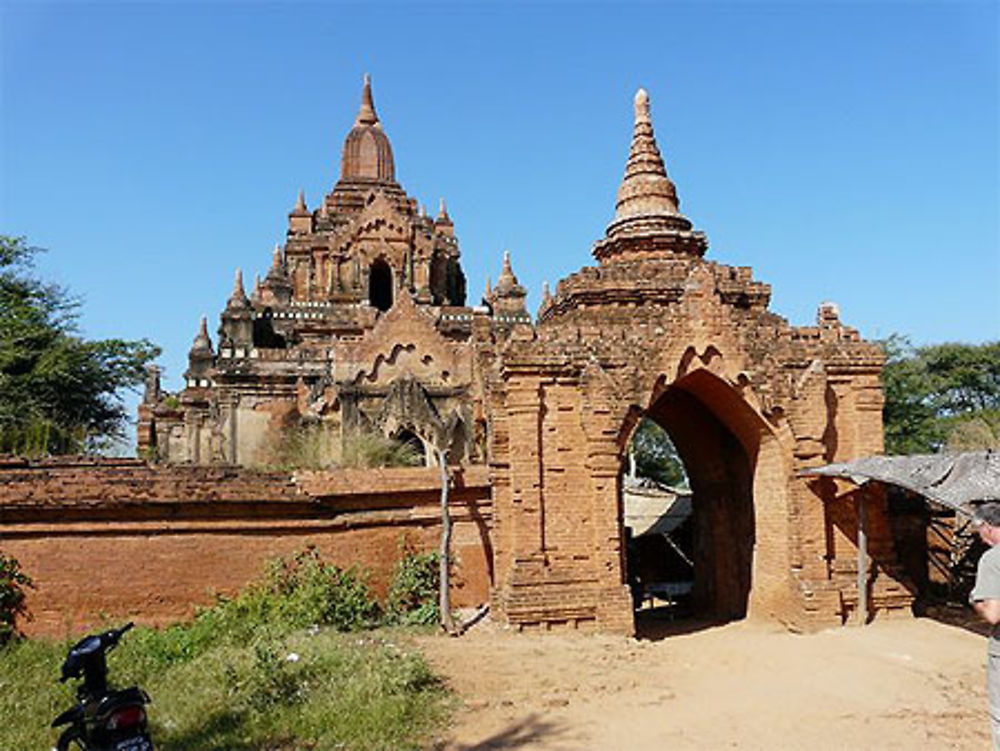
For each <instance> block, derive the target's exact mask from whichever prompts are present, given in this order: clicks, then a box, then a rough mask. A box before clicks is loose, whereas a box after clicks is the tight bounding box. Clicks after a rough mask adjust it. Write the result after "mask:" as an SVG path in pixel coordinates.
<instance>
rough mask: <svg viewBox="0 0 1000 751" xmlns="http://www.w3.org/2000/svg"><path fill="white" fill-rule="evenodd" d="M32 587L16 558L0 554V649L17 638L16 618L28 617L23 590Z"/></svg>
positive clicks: (29, 579)
mask: <svg viewBox="0 0 1000 751" xmlns="http://www.w3.org/2000/svg"><path fill="white" fill-rule="evenodd" d="M32 587H34V584H32V582H31V578H30V577H29V576H28V575H27V574H25V573H24V572H23V571H22V570H21V564H20V563H18V560H17V558H14V557H12V556H6V555H4V554H3V553H0V647H2V646H4V645H5V644H6V643H7V642H9V641H10V640H11V639H13V638H14V637H15V636H17V633H18V632H17V619H18V617H22V618H27V617H28V610H27V608H26V607H25V606H24V598H25V589H28V588H32Z"/></svg>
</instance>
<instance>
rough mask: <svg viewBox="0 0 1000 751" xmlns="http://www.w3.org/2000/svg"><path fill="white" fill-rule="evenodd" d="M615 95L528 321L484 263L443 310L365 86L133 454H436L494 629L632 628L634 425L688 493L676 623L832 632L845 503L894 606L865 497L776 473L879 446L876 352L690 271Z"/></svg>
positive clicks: (451, 240)
mask: <svg viewBox="0 0 1000 751" xmlns="http://www.w3.org/2000/svg"><path fill="white" fill-rule="evenodd" d="M634 104H635V124H634V130H633V133H632V141H631V148H630V150H629V154H628V158H627V161H626V165H625V174H624V178H623V180H622V182H621V186H620V188H619V190H618V196H617V201H616V203H615V207H614V216H613V218H612V220H611V223H610V224H609V225H608V227H607V230H606V232H605V235H604V237H602V238H599V239H598V240H597V242H595V244H594V246H593V248H592V255H593V258H594V261H595V265H592V266H586V267H584V268H582V269H580V270H579V271H578V272H576V273H574V274H572V275H570V276H569V277H567V278H565V279H563V280H562V281H560V282H559V284H558V285H557V287H556V288H555V290H554V293H551V294H550V292H549V290H548V289H545V290H544V292H543V299H542V303H541V306H540V308H539V310H538V311H537V315H536V316H535V317H532V316H531V315H530V314H529V313H528V312H527V310H526V309H525V300H526V290H525V289H524V288H523V287H522V286H521V285H520V284H519V283H518V280H517V278H516V277H515V275H514V272H513V270H512V268H511V263H510V258H509V256H507V257H505V260H504V266H503V268H502V270H501V273H500V275H499V277H498V279H497V282H496V284H495V285H493V286H492V287H489V284H488V285H487V287H488V290H487V294H486V296H485V298H484V299H483V302H482V305H479V306H475V307H471V306H469V305H468V304H467V301H466V278H465V274H464V272H463V270H462V265H461V254H460V252H459V243H458V238H457V236H456V232H455V224H454V223H453V221H452V218H451V217H450V216H449V214H448V212H447V210H446V208H445V204H444V201H442V202H441V205H440V210H439V211H438V213H437V215H436V216H435V217H433V218H431V217H430V216H429V215H428V214H427V213H426V212H425V211H424V210H423V209H422V208H421V207H420V205H419V204H418V203H417V201H416V200H415V199H414V198H411V197H410V196H409V195H408V194H407V193H406V192H405V190H404V189H403V188H402V187H401V186H400V185H399V183H398V182H397V181H396V176H395V162H394V157H393V151H392V148H391V145H390V142H389V138H388V136H387V135H386V132H385V129H384V128H383V125H382V123H381V122H380V120H379V118H378V115H377V114H376V109H375V105H374V101H373V97H372V90H371V83H370V81H369V80H368V79H367V78H366V80H365V83H364V89H363V93H362V99H361V107H360V110H359V112H358V115H357V118H356V121H355V124H354V126H353V127H352V128H351V130H350V132H349V133H348V134H347V136H346V138H345V140H344V145H343V149H342V153H341V160H340V175H339V179H338V180H337V182H336V183H335V185H334V186H333V188H332V190H331V191H330V192H329V193H328V194H327V195H326V196H325V197H324V198H323V199H322V200H321V201H320V202H319V204H318V205H317V206H315V207H313V208H310V207H309V205H308V204H307V201H306V198H305V196H303V195H301V194H300V195H299V198H298V201H297V203H296V204H295V206H294V208H293V209H292V211H291V212H290V213H289V215H288V231H287V236H286V239H285V242H284V244H283V245H281V246H279V247H277V248H275V250H274V253H273V259H272V261H271V264H270V270H269V271H268V272H267V274H266V276H265V277H264V278H263V279H262V280H258V281H257V282H256V283H255V284H254V285H253V287H252V289H251V291H250V294H249V295H248V294H247V292H246V289H245V287H244V284H243V279H242V277H241V275H240V273H239V272H237V274H236V283H235V286H234V289H233V293H232V295H231V297H230V298H229V300H228V303H227V305H226V307H225V309H224V310H223V311H222V312H221V315H220V323H219V327H218V333H217V335H216V339H215V342H214V343H213V341H212V339H211V337H210V335H209V332H208V326H207V323H206V321H204V320H203V321H202V324H201V328H200V331H199V332H198V334H197V336H196V337H195V339H194V344H193V346H192V348H191V351H190V354H189V366H188V369H187V372H186V373H185V384H186V385H185V386H184V388H183V389H182V390H180V391H179V392H178V393H176V394H168V393H165V392H162V391H161V390H160V387H159V383H158V381H157V379H156V378H155V377H154V378H153V379H152V380H151V382H150V383H149V384H148V386H147V390H146V394H145V397H144V400H143V404H142V405H141V406H140V410H139V412H140V422H139V447H140V451H141V452H142V453H143V455H146V456H151V457H154V458H155V460H156V462H158V465H159V466H161V467H162V470H161V471H164V472H170V471H173V472H176V471H178V469H179V468H182V467H183V466H187V465H195V467H194V468H197V466H198V465H218V466H229V467H232V466H239V467H243V468H244V469H249V468H254V467H265V468H266V467H269V466H270V467H272V471H273V465H274V464H276V463H280V458H281V446H282V445H283V442H284V441H286V440H287V438H288V436H289V435H290V434H294V433H295V431H301V430H304V429H308V430H310V431H313V434H314V435H319V436H322V437H323V441H322V451H323V452H325V453H324V459H325V460H327V461H329V462H331V463H334V464H335V463H336V462H338V461H339V460H340V459H341V457H342V453H343V450H344V448H343V447H344V446H345V445H346V443H347V442H348V441H350V440H351V439H352V436H356V435H358V434H359V433H363V432H375V433H380V434H382V435H384V436H389V437H394V438H397V439H400V440H404V441H408V442H411V443H413V444H414V445H416V446H418V448H419V451H420V452H421V453H422V454H423V457H424V461H425V463H426V464H427V465H433V464H434V463H436V462H437V461H439V457H441V456H445V457H446V460H447V462H448V463H449V464H450V465H452V466H454V467H456V468H457V467H459V466H461V467H465V468H466V471H474V472H482V476H483V477H484V478H488V486H487V485H484V487H488V491H486V492H488V494H489V499H488V504H489V505H488V506H483V508H488V509H489V517H488V518H485V517H482V516H481V515H480V516H476V517H475V518H476V519H477V520H478V524H479V526H478V529H479V532H480V533H481V540H480V543H481V549H482V550H483V551H485V556H486V560H485V563H479V564H477V568H476V571H477V573H476V575H475V576H478V577H479V578H480V579H482V581H480V582H478V583H476V582H473V583H472V584H470V587H471V589H476V588H477V587H479V588H480V589H482V591H488V592H489V599H490V603H491V606H492V610H493V613H494V617H496V618H499V619H500V620H502V621H504V622H506V623H509V624H511V625H512V626H515V627H517V628H522V629H534V628H542V629H549V628H555V627H569V628H590V629H596V630H600V631H605V632H617V633H633V631H634V613H633V602H632V598H631V596H630V592H629V588H628V586H627V584H626V579H627V572H626V550H625V532H624V529H623V526H624V523H623V501H622V485H623V468H624V464H625V463H626V462H625V458H626V452H627V449H628V446H629V442H630V439H631V436H632V433H633V431H634V429H635V427H636V425H637V424H638V422H639V420H640V419H641V418H643V417H647V418H649V419H652V420H654V421H655V422H657V423H658V424H659V425H660V426H662V427H663V428H664V429H665V430H666V431H667V432H668V433H669V434H670V436H671V437H672V439H673V442H674V444H675V445H676V447H677V450H678V453H679V455H680V457H681V459H682V460H683V463H684V466H685V469H686V471H687V474H688V477H689V481H690V485H691V494H692V502H691V508H692V524H693V542H692V546H691V557H692V560H693V564H694V571H695V574H694V583H693V590H692V593H691V598H692V601H693V605H694V609H695V612H696V614H697V615H699V616H703V617H707V618H716V619H722V620H726V619H738V618H743V617H747V616H748V615H753V616H759V617H764V618H768V619H772V620H777V621H780V622H782V623H785V624H788V625H789V626H790V627H793V628H802V629H812V628H817V627H821V626H827V625H834V624H838V623H842V622H844V621H845V620H846V619H847V618H848V617H849V616H850V614H851V613H852V612H854V611H855V610H856V609H857V607H858V583H857V575H858V566H857V529H858V517H857V509H858V508H859V507H860V503H861V500H862V499H863V500H864V504H865V506H866V508H867V510H868V511H867V513H868V541H869V542H868V544H869V549H870V553H871V555H872V558H873V566H872V573H871V576H870V578H869V580H868V582H867V583H866V586H867V587H869V593H868V597H869V599H870V603H871V604H870V607H871V610H872V612H874V613H876V614H879V613H886V612H900V611H902V610H903V609H905V608H906V607H907V606H908V605H909V604H910V602H911V601H912V593H911V591H910V589H908V587H907V586H906V585H907V582H906V581H905V577H904V576H902V575H901V574H900V567H899V564H898V561H897V552H896V548H895V545H894V542H893V537H892V533H891V529H890V525H889V521H888V512H887V508H886V501H885V499H884V498H883V497H881V496H880V495H879V494H878V493H877V492H876V491H873V490H868V489H865V488H861V489H854V488H853V486H851V489H847V486H845V485H840V484H838V483H837V481H834V480H828V479H822V480H817V479H815V478H813V479H806V478H804V477H803V476H802V475H801V472H802V471H803V470H806V469H809V468H811V467H816V466H819V465H822V464H826V463H829V462H835V461H844V460H848V459H852V458H855V457H859V456H864V455H869V454H875V453H879V452H881V450H882V420H881V409H882V403H883V396H882V391H881V386H880V382H879V375H880V372H881V367H882V364H883V355H882V353H881V350H880V348H879V347H878V346H876V345H874V344H872V343H869V342H866V341H864V340H862V339H861V337H860V336H859V334H858V332H857V331H856V330H855V329H853V328H850V327H848V326H846V325H844V324H843V323H842V322H841V320H840V317H839V312H838V310H837V308H836V306H835V305H833V304H829V303H824V304H822V305H821V306H820V307H819V310H818V314H817V321H816V324H815V325H813V326H805V327H797V326H792V325H790V324H789V323H788V322H787V321H786V320H785V319H784V318H781V317H780V316H778V315H776V314H774V313H772V312H771V311H770V310H769V309H768V305H769V301H770V287H769V286H768V285H767V284H764V283H762V282H760V281H757V280H755V279H754V278H753V274H752V272H751V270H750V269H749V268H746V267H734V266H727V265H724V264H723V263H720V262H717V261H712V260H706V258H705V255H706V251H707V249H708V238H707V237H706V235H705V234H704V233H703V232H701V231H699V230H697V229H695V228H694V225H693V224H692V222H691V221H690V220H689V219H688V218H687V217H686V216H684V215H683V214H682V213H681V210H680V201H679V199H678V195H677V190H676V187H675V185H674V183H673V182H672V181H671V179H670V178H669V177H668V174H667V170H666V167H665V165H664V160H663V158H662V156H661V153H660V150H659V148H658V146H657V142H656V139H655V136H654V132H653V123H652V119H651V116H650V102H649V97H648V95H647V94H646V92H644V91H642V90H640V91H639V92H638V93H637V94H636V97H635V103H634ZM130 471H131V470H130ZM241 471H242V470H241ZM241 476H242V475H241ZM430 476H431V475H428V477H430ZM373 492H374V491H373ZM261 495H262V494H261V493H258V494H257V495H255V496H254V497H255V498H257V497H258V496H261ZM263 495H264V496H266V493H263ZM373 497H374V496H373ZM260 500H261V502H263V500H264V499H263V498H261V499H260ZM484 502H485V501H484ZM331 513H334V512H333V511H331ZM470 518H471V517H470ZM470 529H471V527H470ZM469 539H473V538H471V537H470V538H469ZM476 544H479V543H476ZM164 565H169V564H168V563H165V564H164ZM458 565H459V566H461V561H459V563H458Z"/></svg>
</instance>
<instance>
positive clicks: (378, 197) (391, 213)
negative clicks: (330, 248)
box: [334, 192, 410, 253]
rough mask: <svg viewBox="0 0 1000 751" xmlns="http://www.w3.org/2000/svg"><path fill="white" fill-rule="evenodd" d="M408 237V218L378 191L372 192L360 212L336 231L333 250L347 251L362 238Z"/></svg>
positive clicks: (398, 240)
mask: <svg viewBox="0 0 1000 751" xmlns="http://www.w3.org/2000/svg"><path fill="white" fill-rule="evenodd" d="M409 238H410V218H409V217H408V216H407V215H406V214H405V213H403V212H402V211H400V210H399V209H398V208H397V207H396V206H395V205H393V204H392V203H391V202H390V201H389V200H388V199H387V198H386V197H385V195H384V194H383V193H381V192H378V193H374V194H373V197H372V199H371V200H370V201H369V203H368V204H367V205H366V206H365V208H364V209H362V211H361V213H359V214H358V215H357V216H356V217H355V218H354V219H353V220H352V221H351V223H350V224H348V225H347V227H346V228H344V230H343V231H342V232H340V233H338V235H337V239H336V242H335V247H334V250H335V251H338V252H341V253H349V252H350V250H351V248H352V247H353V246H354V245H355V244H357V243H359V242H361V241H364V240H369V241H370V240H379V241H385V242H393V241H395V242H400V241H402V242H407V241H409Z"/></svg>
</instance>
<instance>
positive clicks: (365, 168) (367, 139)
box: [340, 73, 396, 191]
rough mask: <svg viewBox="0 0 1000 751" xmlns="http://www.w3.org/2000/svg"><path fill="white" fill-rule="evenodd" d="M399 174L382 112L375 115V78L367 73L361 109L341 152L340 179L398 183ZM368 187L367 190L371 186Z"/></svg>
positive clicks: (342, 180) (344, 180) (345, 180)
mask: <svg viewBox="0 0 1000 751" xmlns="http://www.w3.org/2000/svg"><path fill="white" fill-rule="evenodd" d="M395 174H396V170H395V167H394V165H393V160H392V147H391V146H390V145H389V139H388V137H387V136H386V134H385V131H383V130H382V123H381V122H379V119H378V115H377V114H375V102H374V100H373V99H372V79H371V76H369V75H368V74H367V73H366V74H365V84H364V88H363V89H362V92H361V109H359V110H358V116H357V118H356V119H355V121H354V127H352V128H351V130H350V131H349V132H348V134H347V138H345V139H344V148H343V150H342V151H341V153H340V180H341V182H355V181H359V182H365V183H367V182H369V181H374V182H379V183H382V184H392V185H395V182H396V176H395ZM341 187H343V186H341ZM365 190H366V191H367V186H366V188H365Z"/></svg>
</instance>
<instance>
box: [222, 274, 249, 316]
mask: <svg viewBox="0 0 1000 751" xmlns="http://www.w3.org/2000/svg"><path fill="white" fill-rule="evenodd" d="M247 307H250V301H249V300H248V299H247V293H246V291H245V290H244V289H243V271H242V270H240V269H236V280H235V282H234V284H233V294H232V295H230V296H229V301H228V302H227V303H226V308H227V309H233V308H247Z"/></svg>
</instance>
